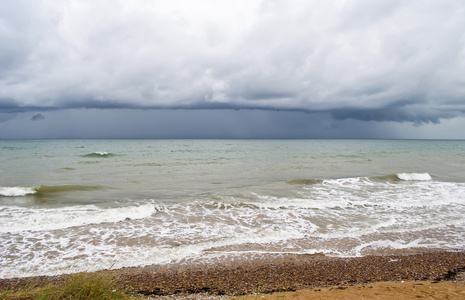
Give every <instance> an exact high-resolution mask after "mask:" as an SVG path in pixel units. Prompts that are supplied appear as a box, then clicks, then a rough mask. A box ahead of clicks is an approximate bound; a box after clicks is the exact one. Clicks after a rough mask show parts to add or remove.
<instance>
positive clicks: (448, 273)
mask: <svg viewBox="0 0 465 300" xmlns="http://www.w3.org/2000/svg"><path fill="white" fill-rule="evenodd" d="M464 271H465V251H455V252H448V251H438V252H426V253H418V254H404V255H402V254H395V255H376V256H374V255H370V256H364V257H352V258H340V257H325V256H308V257H286V258H282V259H278V258H276V257H273V258H270V259H267V258H266V257H265V258H264V259H260V260H258V261H246V262H242V263H234V264H225V265H222V264H215V265H202V266H175V265H174V266H169V265H168V266H147V267H135V268H123V269H115V270H104V271H98V272H95V273H105V274H109V275H111V276H112V278H114V281H115V283H116V285H117V286H118V287H120V288H121V289H123V290H125V291H128V292H130V293H134V294H142V295H147V296H149V295H154V296H167V295H179V296H182V295H192V294H207V295H227V296H231V297H233V296H241V295H252V294H255V293H260V294H270V293H275V292H283V291H285V292H293V291H298V290H305V289H307V290H308V289H314V288H327V287H337V286H353V285H356V284H367V283H374V282H386V281H393V282H401V281H420V280H423V281H424V280H430V281H433V282H439V281H450V280H455V279H456V278H457V276H459V275H460V276H461V274H462V273H463V272H464ZM69 276H73V274H69V275H58V276H39V277H25V278H7V279H0V289H1V290H6V289H15V288H18V287H21V286H25V285H27V284H31V282H32V283H33V284H35V285H37V286H41V285H45V284H47V283H51V282H60V281H63V280H64V279H65V278H69Z"/></svg>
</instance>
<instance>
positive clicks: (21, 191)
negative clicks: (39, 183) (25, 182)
mask: <svg viewBox="0 0 465 300" xmlns="http://www.w3.org/2000/svg"><path fill="white" fill-rule="evenodd" d="M35 193H37V190H36V188H35V187H21V186H13V187H8V186H7V187H0V196H3V197H21V196H27V195H32V194H35Z"/></svg>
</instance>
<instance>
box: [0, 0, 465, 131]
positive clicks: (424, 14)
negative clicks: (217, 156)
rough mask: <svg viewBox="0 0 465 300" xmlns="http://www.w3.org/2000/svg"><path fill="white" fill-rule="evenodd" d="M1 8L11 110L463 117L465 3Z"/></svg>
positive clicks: (0, 49)
mask: <svg viewBox="0 0 465 300" xmlns="http://www.w3.org/2000/svg"><path fill="white" fill-rule="evenodd" d="M30 5H34V6H35V7H34V9H31V8H30ZM0 8H1V10H0V11H1V12H0V17H1V19H0V20H1V22H0V45H3V46H0V53H1V55H0V57H7V58H8V59H3V60H0V64H1V66H0V70H2V71H1V72H0V91H1V96H0V107H2V106H3V107H4V108H5V109H6V108H8V109H11V108H12V107H14V106H16V108H17V109H20V108H21V107H23V109H26V108H27V107H31V108H70V107H77V108H78V107H108V108H111V107H186V108H189V107H190V108H195V107H232V108H241V107H242V108H247V107H249V108H250V107H252V108H264V109H300V110H307V111H329V112H331V111H334V112H335V114H337V115H338V117H339V118H342V117H344V118H358V119H361V120H365V119H367V120H369V119H374V120H394V121H409V120H411V121H413V122H423V121H437V120H438V119H439V118H451V117H454V116H457V115H460V114H462V113H463V111H464V107H463V104H462V102H463V99H464V96H465V72H464V71H463V70H465V34H464V32H465V31H464V30H463V28H465V18H464V17H463V16H464V15H465V3H464V2H462V1H452V0H447V1H438V0H434V1H433V0H427V1H419V0H416V1H391V0H389V1H388V0H383V1H355V0H353V1H342V0H341V1H337V0H334V1H316V0H313V1H298V0H291V1H282V0H268V1H267V0H264V1H233V2H231V1H228V2H227V1H212V0H203V1H180V0H178V1H146V0H135V1H130V2H128V1H103V0H98V1H77V0H70V1H54V0H43V1H32V0H30V1H27V0H23V1H9V2H7V3H5V2H3V3H2V4H1V7H0ZM419 108H420V109H419ZM341 111H343V113H341ZM423 112H425V113H423Z"/></svg>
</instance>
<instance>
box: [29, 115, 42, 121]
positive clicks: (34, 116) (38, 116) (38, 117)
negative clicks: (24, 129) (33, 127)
mask: <svg viewBox="0 0 465 300" xmlns="http://www.w3.org/2000/svg"><path fill="white" fill-rule="evenodd" d="M44 119H45V117H44V115H42V114H37V115H33V116H32V118H31V121H42V120H44Z"/></svg>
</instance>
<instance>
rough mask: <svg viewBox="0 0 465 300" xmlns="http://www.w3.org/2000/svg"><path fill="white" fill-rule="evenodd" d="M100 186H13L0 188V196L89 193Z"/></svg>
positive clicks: (100, 187) (101, 187)
mask: <svg viewBox="0 0 465 300" xmlns="http://www.w3.org/2000/svg"><path fill="white" fill-rule="evenodd" d="M103 188H105V187H103V186H100V185H56V186H47V185H39V186H13V187H0V196H3V197H24V196H28V195H41V196H42V195H46V194H50V193H61V192H71V191H91V190H97V189H103Z"/></svg>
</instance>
